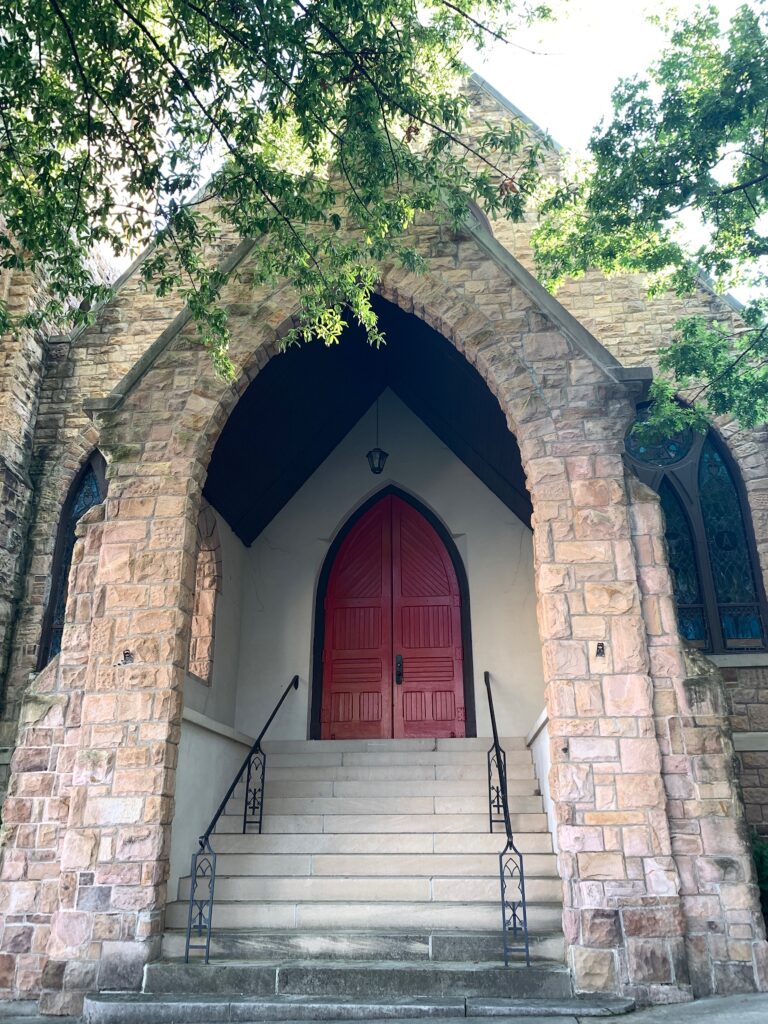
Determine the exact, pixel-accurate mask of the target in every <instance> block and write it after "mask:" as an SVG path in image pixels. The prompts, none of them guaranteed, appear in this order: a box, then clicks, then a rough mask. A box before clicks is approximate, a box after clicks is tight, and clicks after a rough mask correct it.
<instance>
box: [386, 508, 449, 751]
mask: <svg viewBox="0 0 768 1024" xmlns="http://www.w3.org/2000/svg"><path fill="white" fill-rule="evenodd" d="M392 602H393V605H392V609H393V610H392V626H393V638H392V643H393V651H394V654H395V655H396V656H397V655H398V654H400V655H402V659H403V670H402V683H400V684H396V685H395V697H394V736H396V737H398V738H401V737H403V738H406V737H411V736H414V737H415V736H429V737H432V736H436V737H443V736H463V735H464V720H465V714H464V665H463V656H462V641H461V604H460V596H459V582H458V579H457V577H456V570H455V569H454V568H453V564H452V562H451V559H450V556H449V554H448V552H447V551H446V549H445V545H444V544H443V542H442V541H441V539H440V537H439V536H438V534H437V532H436V531H435V530H434V529H433V527H432V526H430V524H429V523H428V522H427V521H426V519H424V517H423V516H422V515H420V513H419V512H417V511H416V509H415V508H413V507H412V506H411V505H409V504H408V503H407V502H405V501H403V500H402V499H400V498H397V497H393V498H392Z"/></svg>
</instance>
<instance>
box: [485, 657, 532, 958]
mask: <svg viewBox="0 0 768 1024" xmlns="http://www.w3.org/2000/svg"><path fill="white" fill-rule="evenodd" d="M485 689H486V691H487V693H488V708H489V710H490V713H491V727H492V729H493V743H492V745H491V746H490V748H489V750H488V831H489V832H493V830H494V825H503V826H504V831H505V833H506V837H507V844H506V846H505V847H504V849H503V850H502V851H501V853H500V854H499V885H500V895H501V927H502V935H503V939H504V964H505V966H507V967H508V966H509V955H510V953H523V954H524V955H525V962H526V965H527V966H528V967H530V965H531V954H530V948H529V944H528V909H527V907H526V902H525V869H524V866H523V855H522V853H521V852H520V851H519V850H518V849H517V847H516V846H515V837H514V833H513V832H512V819H511V817H510V814H509V796H508V794H507V755H506V753H505V751H504V750H503V748H502V746H501V744H500V743H499V732H498V729H497V728H496V712H495V710H494V707H493V694H492V693H491V675H490V672H486V673H485ZM510 935H511V936H512V939H513V942H515V943H516V944H514V945H510ZM518 936H520V942H519V943H517V939H518Z"/></svg>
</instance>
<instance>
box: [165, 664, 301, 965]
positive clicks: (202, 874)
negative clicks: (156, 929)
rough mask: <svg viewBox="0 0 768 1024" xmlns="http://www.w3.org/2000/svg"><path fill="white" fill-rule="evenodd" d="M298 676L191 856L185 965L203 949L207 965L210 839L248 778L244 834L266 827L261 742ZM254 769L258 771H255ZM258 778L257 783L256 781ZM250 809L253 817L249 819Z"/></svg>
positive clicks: (212, 884)
mask: <svg viewBox="0 0 768 1024" xmlns="http://www.w3.org/2000/svg"><path fill="white" fill-rule="evenodd" d="M298 688H299V677H298V676H294V677H293V679H292V680H291V681H290V683H289V684H288V685H287V686H286V688H285V690H283V693H282V696H281V697H280V700H279V701H278V702H277V704H276V705H275V707H274V709H273V711H272V714H271V715H270V716H269V718H268V719H267V724H266V725H265V726H264V728H263V729H262V730H261V732H260V733H259V735H258V738H257V739H256V742H255V743H254V744H253V746H252V747H251V749H250V750H249V751H248V755H247V757H246V758H245V760H244V761H243V763H242V765H241V766H240V770H239V771H238V773H237V775H235V777H234V779H233V780H232V784H231V785H230V787H229V789H228V790H227V792H226V794H225V796H224V799H223V800H222V801H221V803H220V804H219V807H218V810H217V811H216V813H215V814H214V816H213V818H212V819H211V823H210V825H209V826H208V828H207V829H206V830H205V832H204V833H203V834H202V835H201V836H200V840H199V849H198V850H197V852H196V853H193V854H192V864H191V870H190V879H189V887H190V888H189V912H188V914H187V937H186V943H185V946H184V962H185V963H189V953H190V950H193V949H201V950H203V953H204V956H205V962H206V963H208V960H209V957H210V953H211V929H212V927H213V899H214V891H215V888H216V851H215V850H214V849H213V846H212V845H211V836H212V835H213V832H214V829H215V828H216V825H217V824H218V822H219V818H220V817H221V816H222V814H223V813H224V811H225V810H226V808H227V804H228V803H229V801H230V800H231V798H232V794H233V793H234V792H235V790H236V789H237V786H238V783H239V782H240V780H241V779H242V778H243V776H244V775H245V776H246V783H245V795H244V800H243V832H245V831H246V829H247V827H248V825H258V826H259V832H261V830H262V827H263V824H264V779H265V776H266V770H267V755H266V754H265V753H264V751H263V750H262V749H261V741H262V740H263V739H264V735H265V733H266V731H267V729H269V727H270V725H271V724H272V722H273V721H274V718H275V715H276V714H277V713H278V711H279V710H280V708H281V707H282V706H283V701H284V700H285V698H286V697H287V696H288V694H289V693H290V692H291V690H292V689H293V690H298ZM254 768H255V772H254ZM254 776H255V781H252V780H254ZM249 810H250V815H251V816H250V817H249ZM193 932H196V934H197V935H198V937H200V936H202V935H203V933H205V941H204V942H198V943H193V942H192V933H193Z"/></svg>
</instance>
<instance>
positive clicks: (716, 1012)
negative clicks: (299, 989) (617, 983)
mask: <svg viewBox="0 0 768 1024" xmlns="http://www.w3.org/2000/svg"><path fill="white" fill-rule="evenodd" d="M600 1019H603V1020H605V1019H606V1018H605V1017H603V1018H597V1017H592V1016H590V1017H571V1016H568V1015H565V1016H560V1015H558V1016H542V1017H505V1016H494V1017H477V1018H467V1017H465V1018H463V1021H464V1022H466V1024H470V1021H471V1022H473V1024H474V1022H475V1021H477V1022H478V1024H480V1022H482V1024H513V1022H517V1024H596V1021H597V1020H600ZM613 1019H614V1020H615V1021H616V1024H619V1021H626V1022H627V1024H630V1021H631V1024H768V994H761V995H740V996H724V997H720V998H717V999H698V1000H696V1002H694V1003H683V1004H681V1005H675V1006H652V1007H650V1008H649V1009H645V1010H636V1011H635V1012H634V1013H631V1014H628V1015H627V1016H626V1017H615V1018H613ZM0 1024H77V1022H76V1021H75V1020H74V1018H72V1017H41V1016H40V1015H39V1014H38V1013H37V1007H36V1004H35V1003H10V1002H0ZM281 1024H287V1022H281ZM323 1024H368V1022H364V1021H355V1022H351V1021H324V1022H323ZM373 1024H400V1022H396V1021H392V1020H390V1021H376V1022H373ZM403 1024H416V1022H415V1020H409V1021H407V1022H403ZM435 1024H437V1022H435ZM442 1024H453V1022H452V1021H450V1022H449V1021H448V1020H447V1019H446V1020H445V1021H444V1022H442ZM456 1024H458V1020H457V1022H456Z"/></svg>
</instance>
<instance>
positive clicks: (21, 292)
mask: <svg viewBox="0 0 768 1024" xmlns="http://www.w3.org/2000/svg"><path fill="white" fill-rule="evenodd" d="M39 291H40V283H39V281H37V279H36V278H35V277H34V276H33V275H32V274H30V273H28V272H19V271H8V272H5V273H2V274H0V298H2V299H3V301H5V302H6V303H7V304H8V307H9V309H10V310H11V312H12V313H14V314H17V315H18V314H23V313H25V312H26V311H27V310H28V309H29V308H30V305H31V304H32V303H33V302H34V299H35V296H36V295H37V293H38V292H39ZM45 354H46V346H45V342H44V341H43V339H42V338H41V337H40V335H39V334H38V333H36V332H34V331H31V330H24V331H21V332H19V333H18V334H15V335H10V334H8V335H5V336H3V337H0V507H2V509H3V518H2V521H1V522H0V719H2V718H4V717H5V716H6V704H7V700H8V695H7V686H8V682H7V671H8V663H9V654H10V646H11V638H12V636H13V631H14V626H15V617H16V614H17V606H18V601H19V596H20V589H21V570H22V566H23V564H24V558H25V555H26V544H27V529H28V521H29V512H30V508H31V503H32V483H31V481H30V477H29V470H30V463H31V459H32V439H33V434H34V430H35V423H36V419H37V410H38V403H39V396H40V387H41V383H42V377H43V362H44V359H45ZM10 717H11V718H12V719H14V721H13V725H12V727H11V731H10V735H9V732H8V730H3V729H2V727H1V726H0V744H2V745H3V746H9V745H10V742H11V739H12V735H13V734H14V733H15V710H12V712H11V716H10ZM6 781H7V780H6V769H5V766H4V765H3V764H2V763H0V792H3V791H4V790H5V785H6Z"/></svg>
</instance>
